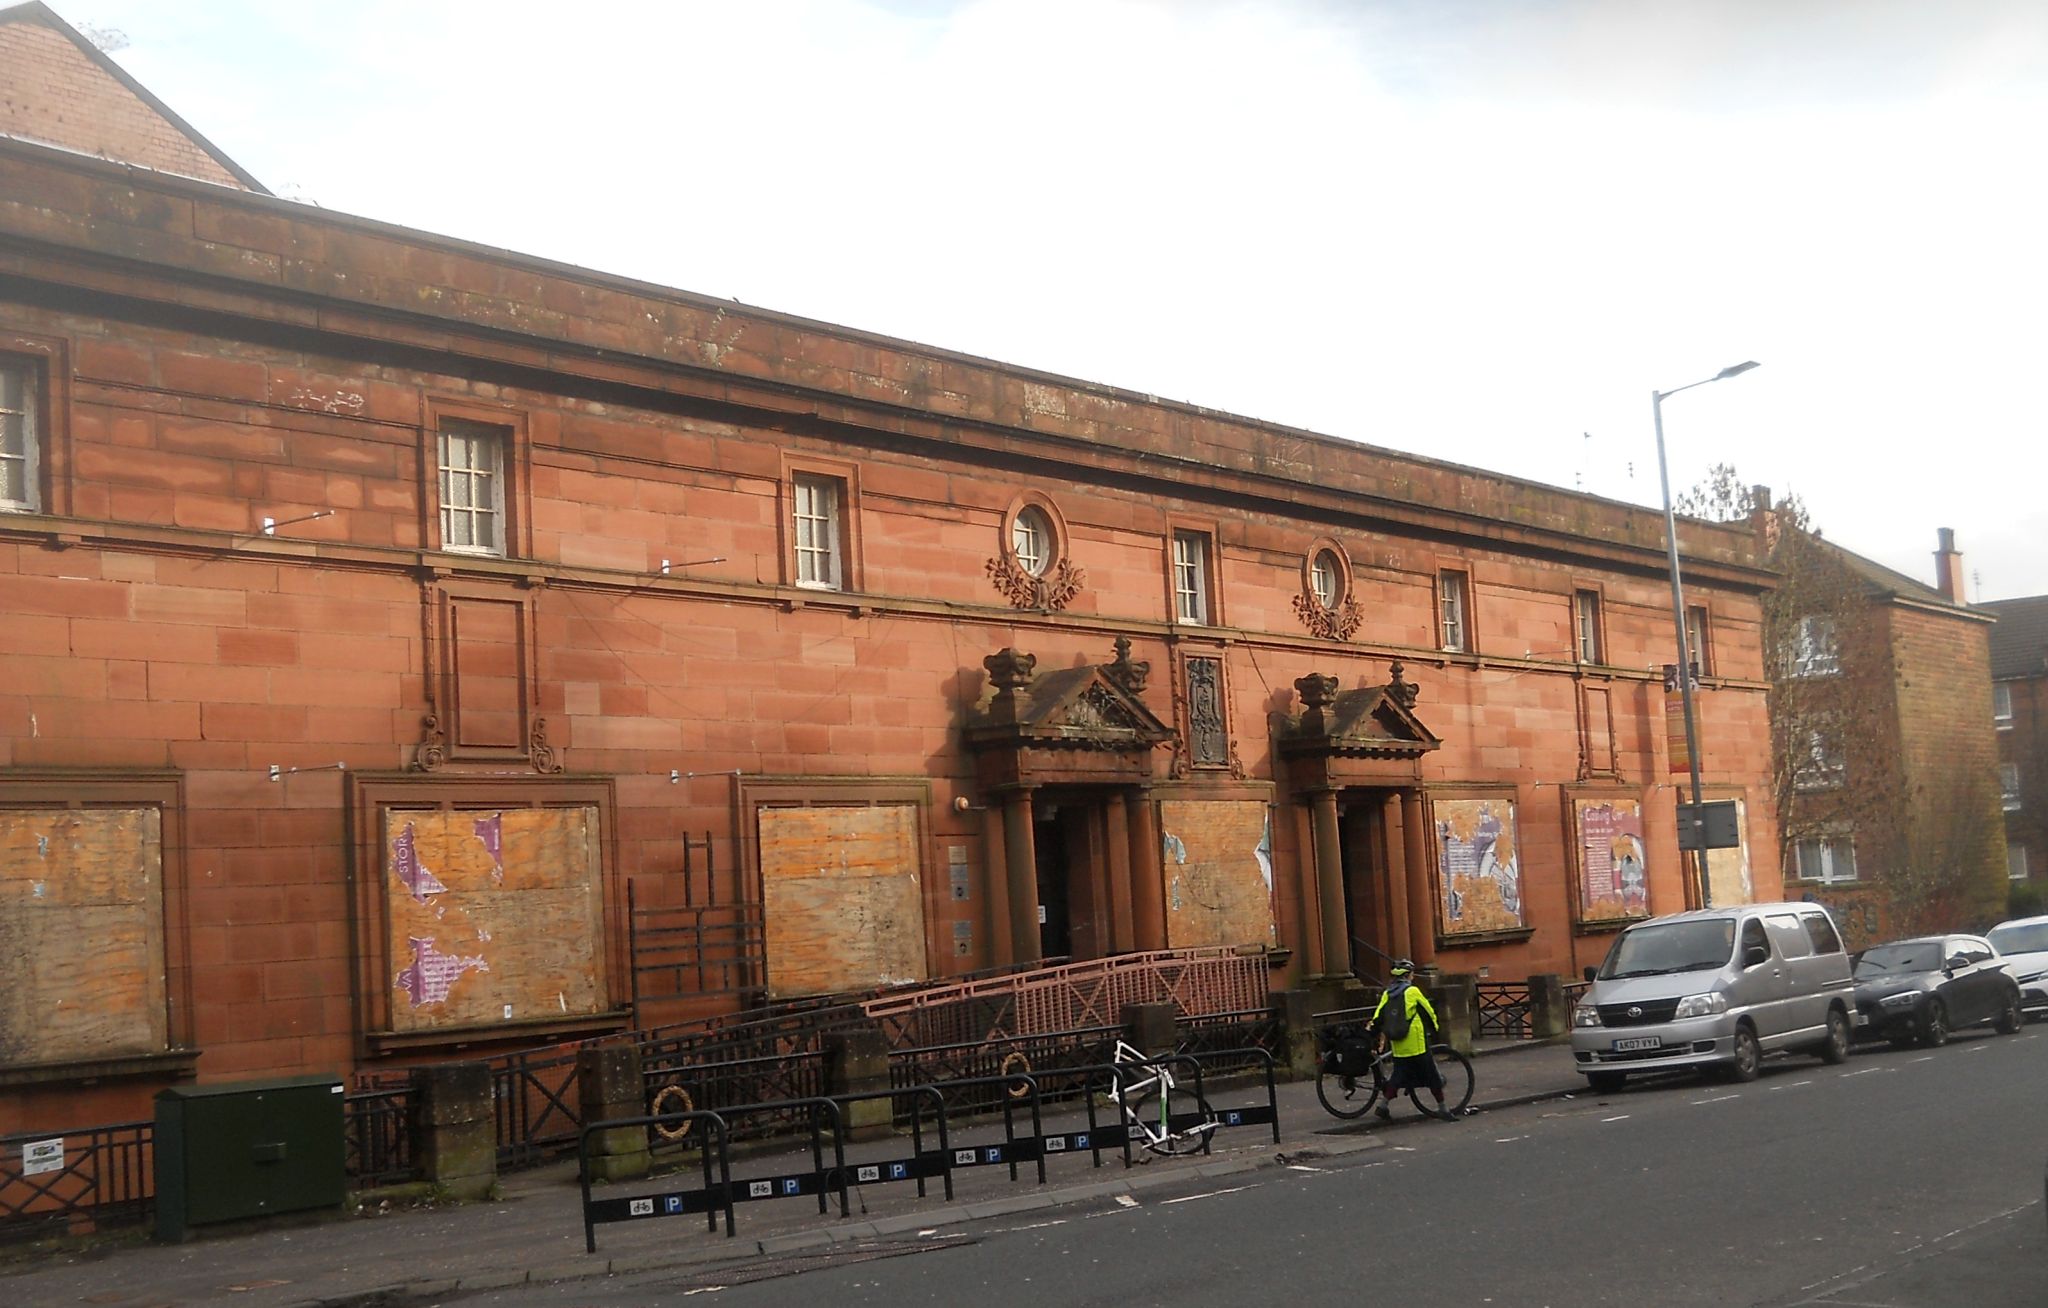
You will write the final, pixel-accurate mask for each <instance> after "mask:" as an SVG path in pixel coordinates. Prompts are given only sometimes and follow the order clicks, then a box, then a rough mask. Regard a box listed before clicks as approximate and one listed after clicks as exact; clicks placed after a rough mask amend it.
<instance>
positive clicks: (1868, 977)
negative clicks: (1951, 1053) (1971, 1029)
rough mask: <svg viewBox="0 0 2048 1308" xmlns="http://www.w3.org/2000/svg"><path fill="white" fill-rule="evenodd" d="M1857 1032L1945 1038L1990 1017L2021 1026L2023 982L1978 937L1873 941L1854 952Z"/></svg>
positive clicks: (1931, 1041)
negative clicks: (1876, 943) (1861, 949)
mask: <svg viewBox="0 0 2048 1308" xmlns="http://www.w3.org/2000/svg"><path fill="white" fill-rule="evenodd" d="M1855 960H1856V971H1855V979H1856V1031H1857V1034H1859V1035H1867V1036H1883V1037H1884V1038H1885V1039H1887V1040H1890V1041H1891V1042H1892V1043H1893V1044H1894V1045H1898V1046H1901V1047H1903V1046H1905V1045H1909V1044H1912V1043H1915V1042H1916V1041H1917V1042H1918V1043H1920V1044H1923V1045H1930V1046H1931V1045H1939V1044H1946V1043H1947V1042H1948V1036H1949V1032H1951V1031H1955V1030H1958V1029H1959V1028H1962V1027H1966V1026H1975V1025H1976V1024H1977V1023H1979V1022H1990V1023H1992V1024H1993V1025H1994V1026H1996V1027H1997V1028H1998V1032H1999V1034H2001V1035H2011V1034H2012V1033H2013V1032H2015V1031H2017V1030H2019V1029H2020V987H2019V983H2018V982H2017V981H2015V980H2013V978H2012V974H2011V973H2010V972H2008V971H2006V969H2005V964H2004V962H2003V961H2002V960H2001V959H2000V958H1999V956H1998V951H1997V950H1995V949H1993V948H1992V947H1991V945H1990V943H1989V942H1988V941H1986V940H1985V939H1983V937H1981V936H1921V937H1918V938H1916V939H1913V940H1894V941H1892V942H1891V943H1889V944H1883V945H1872V946H1871V947H1870V948H1868V949H1866V950H1863V951H1862V952H1861V953H1859V954H1857V955H1856V956H1855Z"/></svg>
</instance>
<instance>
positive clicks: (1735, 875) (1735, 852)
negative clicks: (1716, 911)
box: [1685, 799, 1756, 908]
mask: <svg viewBox="0 0 2048 1308" xmlns="http://www.w3.org/2000/svg"><path fill="white" fill-rule="evenodd" d="M1735 833H1736V835H1737V836H1738V837H1740V838H1741V841H1742V843H1741V844H1739V845H1736V846H1735V847H1734V848H1732V849H1710V850H1708V851H1707V886H1708V890H1707V894H1708V896H1709V902H1711V903H1712V904H1713V905H1714V907H1715V908H1725V907H1727V906H1728V905H1730V904H1753V903H1755V902H1756V885H1755V883H1754V881H1753V879H1752V878H1751V876H1750V872H1749V814H1748V813H1747V812H1745V811H1744V810H1743V805H1742V801H1741V800H1739V799H1738V800H1736V801H1735ZM1685 857H1686V860H1687V861H1688V862H1690V861H1691V860H1692V857H1693V856H1692V855H1691V854H1687V855H1686V856H1685Z"/></svg>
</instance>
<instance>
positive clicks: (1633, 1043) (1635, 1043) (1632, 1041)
mask: <svg viewBox="0 0 2048 1308" xmlns="http://www.w3.org/2000/svg"><path fill="white" fill-rule="evenodd" d="M1663 1043H1664V1042H1663V1041H1662V1040H1660V1039H1658V1038H1657V1037H1656V1036H1630V1037H1629V1038H1628V1039H1626V1040H1617V1041H1615V1042H1614V1052H1615V1053H1617V1054H1625V1053H1627V1052H1628V1051H1629V1050H1631V1049H1656V1048H1659V1047H1661V1046H1662V1045H1663Z"/></svg>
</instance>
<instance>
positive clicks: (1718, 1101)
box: [1692, 1094, 1742, 1108]
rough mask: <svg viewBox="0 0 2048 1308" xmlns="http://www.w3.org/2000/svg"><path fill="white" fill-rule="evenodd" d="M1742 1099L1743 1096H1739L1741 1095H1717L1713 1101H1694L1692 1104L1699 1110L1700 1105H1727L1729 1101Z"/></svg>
mask: <svg viewBox="0 0 2048 1308" xmlns="http://www.w3.org/2000/svg"><path fill="white" fill-rule="evenodd" d="M1740 1098H1742V1096H1741V1095H1739V1094H1733V1095H1715V1096H1714V1097H1713V1098H1712V1099H1695V1100H1693V1101H1692V1104H1693V1106H1694V1107H1695V1108H1697V1107H1698V1106H1699V1105H1701V1104H1725V1103H1727V1102H1728V1101H1729V1100H1730V1099H1740Z"/></svg>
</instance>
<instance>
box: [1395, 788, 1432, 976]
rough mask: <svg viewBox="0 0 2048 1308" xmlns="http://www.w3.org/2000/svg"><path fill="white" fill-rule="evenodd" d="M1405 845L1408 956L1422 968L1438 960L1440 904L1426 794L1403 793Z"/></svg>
mask: <svg viewBox="0 0 2048 1308" xmlns="http://www.w3.org/2000/svg"><path fill="white" fill-rule="evenodd" d="M1401 843H1402V846H1403V847H1404V848H1405V849H1406V850H1407V854H1408V856H1407V863H1408V940H1409V944H1408V957H1410V958H1412V959H1414V960H1415V963H1416V965H1417V966H1418V967H1419V966H1421V965H1422V964H1424V963H1428V962H1431V961H1432V960H1434V959H1435V958H1436V902H1435V900H1433V899H1432V898H1431V896H1430V893H1429V883H1430V877H1429V825H1428V818H1427V817H1425V816H1424V814H1423V808H1422V792H1421V791H1419V790H1404V791H1402V792H1401Z"/></svg>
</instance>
